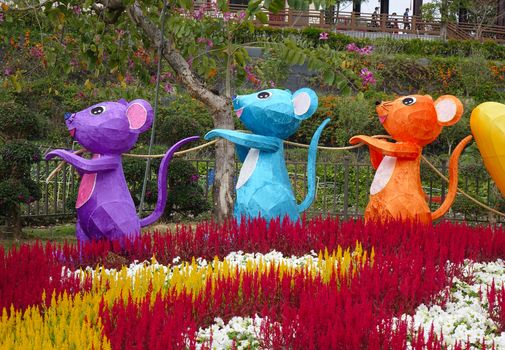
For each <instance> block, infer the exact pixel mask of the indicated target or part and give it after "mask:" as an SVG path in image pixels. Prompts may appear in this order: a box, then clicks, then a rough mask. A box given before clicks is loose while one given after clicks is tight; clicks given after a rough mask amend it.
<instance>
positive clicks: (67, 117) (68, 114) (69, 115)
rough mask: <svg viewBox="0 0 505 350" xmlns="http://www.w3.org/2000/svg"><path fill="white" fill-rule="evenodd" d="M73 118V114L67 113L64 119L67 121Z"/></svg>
mask: <svg viewBox="0 0 505 350" xmlns="http://www.w3.org/2000/svg"><path fill="white" fill-rule="evenodd" d="M71 116H72V113H70V112H65V115H64V118H65V120H68V119H69V118H70V117H71Z"/></svg>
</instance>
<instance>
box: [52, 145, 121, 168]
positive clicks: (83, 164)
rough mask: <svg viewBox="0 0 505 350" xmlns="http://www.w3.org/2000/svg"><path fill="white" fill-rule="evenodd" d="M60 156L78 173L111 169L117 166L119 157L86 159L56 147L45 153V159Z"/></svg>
mask: <svg viewBox="0 0 505 350" xmlns="http://www.w3.org/2000/svg"><path fill="white" fill-rule="evenodd" d="M54 157H60V158H62V159H63V160H64V161H65V162H67V163H69V164H71V165H72V166H73V167H74V168H76V169H77V171H78V172H79V173H96V172H98V171H106V170H113V169H115V168H117V166H118V160H120V158H119V157H118V158H115V157H110V156H101V157H100V158H95V159H86V158H83V157H80V156H78V155H75V154H74V153H72V152H69V151H65V150H62V149H57V150H54V151H51V152H49V153H48V154H46V160H49V159H52V158H54Z"/></svg>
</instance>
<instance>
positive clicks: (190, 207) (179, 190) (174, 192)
mask: <svg viewBox="0 0 505 350" xmlns="http://www.w3.org/2000/svg"><path fill="white" fill-rule="evenodd" d="M166 151H167V147H166V146H156V147H155V148H154V149H153V154H163V153H165V152H166ZM134 153H136V154H147V146H143V145H141V146H139V147H137V148H135V150H134ZM160 161H161V158H154V159H153V160H152V162H151V176H150V180H149V181H148V183H147V187H146V196H145V202H146V203H147V204H150V205H151V207H152V206H153V205H154V204H155V203H156V201H157V198H158V183H157V179H158V170H159V166H160ZM145 167H146V160H145V159H143V158H130V157H125V158H124V161H123V170H124V173H125V177H126V181H127V183H128V187H129V190H130V193H131V195H132V198H133V201H134V202H135V204H136V205H138V204H139V203H140V196H141V193H142V184H143V181H144V173H145ZM167 197H168V199H167V205H166V207H165V213H164V217H165V218H167V219H170V218H172V217H173V215H174V214H176V213H177V214H181V215H193V216H197V215H198V214H200V213H202V212H204V211H207V210H208V209H209V205H208V203H207V201H206V198H205V196H204V190H203V188H202V186H201V185H200V184H199V175H198V171H197V170H196V169H195V167H194V166H193V165H192V164H191V163H189V162H188V161H185V160H182V159H173V160H172V161H171V162H170V165H169V168H168V194H167Z"/></svg>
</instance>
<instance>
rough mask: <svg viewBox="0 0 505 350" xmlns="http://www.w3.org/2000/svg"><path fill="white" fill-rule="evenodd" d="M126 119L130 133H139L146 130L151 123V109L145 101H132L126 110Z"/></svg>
mask: <svg viewBox="0 0 505 350" xmlns="http://www.w3.org/2000/svg"><path fill="white" fill-rule="evenodd" d="M126 117H127V118H128V122H129V123H130V131H132V132H135V133H141V132H144V131H146V130H148V129H149V128H150V127H151V125H152V123H153V109H152V107H151V105H150V104H149V102H147V101H145V100H140V99H138V100H133V101H131V102H130V103H129V104H128V107H127V108H126Z"/></svg>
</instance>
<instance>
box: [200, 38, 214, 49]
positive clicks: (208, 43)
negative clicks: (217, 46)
mask: <svg viewBox="0 0 505 350" xmlns="http://www.w3.org/2000/svg"><path fill="white" fill-rule="evenodd" d="M196 42H197V43H199V44H203V43H205V45H207V47H208V48H209V49H210V48H211V47H212V46H214V43H213V42H212V40H210V39H207V38H203V37H200V38H198V39H196Z"/></svg>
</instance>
